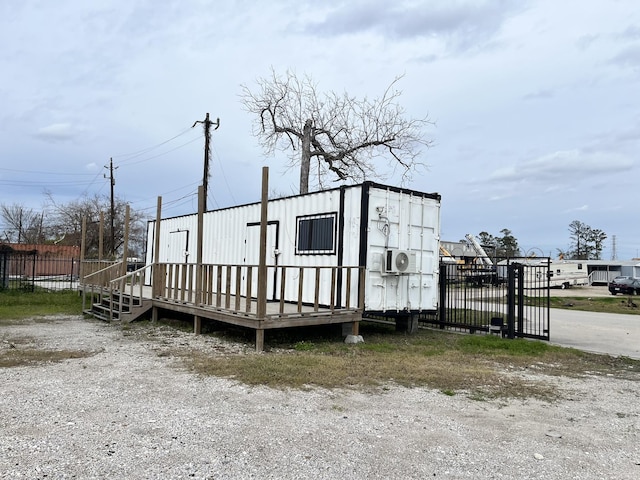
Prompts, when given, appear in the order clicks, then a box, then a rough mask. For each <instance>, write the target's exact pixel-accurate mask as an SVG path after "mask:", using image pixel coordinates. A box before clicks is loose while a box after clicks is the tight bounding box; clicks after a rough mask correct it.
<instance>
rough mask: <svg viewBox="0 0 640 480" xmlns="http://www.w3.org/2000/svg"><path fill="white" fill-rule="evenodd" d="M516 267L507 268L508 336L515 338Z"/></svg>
mask: <svg viewBox="0 0 640 480" xmlns="http://www.w3.org/2000/svg"><path fill="white" fill-rule="evenodd" d="M521 283H522V282H521ZM515 316H516V265H513V264H511V263H510V264H509V265H508V266H507V336H508V337H509V338H511V339H513V338H515Z"/></svg>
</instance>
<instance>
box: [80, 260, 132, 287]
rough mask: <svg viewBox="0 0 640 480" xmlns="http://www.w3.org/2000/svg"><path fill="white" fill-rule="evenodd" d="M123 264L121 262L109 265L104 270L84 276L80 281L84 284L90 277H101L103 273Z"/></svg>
mask: <svg viewBox="0 0 640 480" xmlns="http://www.w3.org/2000/svg"><path fill="white" fill-rule="evenodd" d="M123 263H124V262H122V261H120V262H116V263H113V264H111V265H109V266H108V267H104V268H101V269H100V270H98V271H96V272H93V273H90V274H89V275H85V276H84V278H83V279H82V281H83V282H84V281H86V280H87V279H88V278H90V277H93V276H96V275H101V274H103V273H106V272H107V271H109V270H110V269H113V268H117V267H120V266H122V264H123Z"/></svg>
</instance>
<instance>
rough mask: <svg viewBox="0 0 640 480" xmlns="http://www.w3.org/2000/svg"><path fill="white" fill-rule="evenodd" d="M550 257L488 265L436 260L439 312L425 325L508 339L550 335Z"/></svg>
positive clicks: (428, 319)
mask: <svg viewBox="0 0 640 480" xmlns="http://www.w3.org/2000/svg"><path fill="white" fill-rule="evenodd" d="M549 268H550V259H547V258H543V259H540V258H538V259H535V260H532V259H518V258H510V259H506V260H503V261H500V262H496V263H494V265H491V266H486V265H483V266H480V265H461V264H457V263H443V264H441V265H440V301H439V307H438V315H437V316H431V317H426V316H425V317H424V318H422V319H421V321H422V322H423V323H425V324H430V325H434V324H435V325H438V326H440V328H449V329H454V330H459V331H468V332H470V333H474V332H476V331H484V332H488V333H489V332H495V333H500V334H502V335H503V336H506V337H509V338H516V337H528V338H537V339H542V340H548V339H549V307H550V304H549Z"/></svg>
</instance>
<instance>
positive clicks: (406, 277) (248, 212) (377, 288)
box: [146, 182, 440, 314]
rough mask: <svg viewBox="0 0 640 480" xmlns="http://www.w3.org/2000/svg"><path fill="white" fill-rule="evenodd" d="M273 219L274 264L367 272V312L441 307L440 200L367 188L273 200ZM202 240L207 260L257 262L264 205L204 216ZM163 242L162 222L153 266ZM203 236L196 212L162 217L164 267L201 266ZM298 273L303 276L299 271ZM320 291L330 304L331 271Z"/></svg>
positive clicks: (275, 279)
mask: <svg viewBox="0 0 640 480" xmlns="http://www.w3.org/2000/svg"><path fill="white" fill-rule="evenodd" d="M267 218H268V227H267V265H268V266H272V267H273V266H278V265H279V266H283V265H284V266H308V267H311V266H362V267H364V269H365V272H366V274H365V292H364V293H365V313H366V312H369V313H386V314H389V313H393V312H399V311H407V312H422V311H433V310H435V309H436V307H437V302H438V258H439V236H440V195H438V194H437V193H424V192H418V191H414V190H407V189H401V188H398V187H392V186H387V185H381V184H377V183H373V182H365V183H362V184H359V185H353V186H344V187H339V188H336V189H332V190H326V191H322V192H314V193H309V194H306V195H298V196H292V197H286V198H280V199H274V200H270V201H269V202H268V213H267ZM203 233H204V235H203V263H205V264H232V265H257V264H258V260H259V253H260V241H259V240H260V203H259V202H258V203H253V204H248V205H242V206H237V207H231V208H225V209H220V210H213V211H208V212H205V214H204V217H203ZM154 235H155V221H150V222H149V224H148V230H147V257H146V261H147V264H151V263H153V258H154V252H153V248H154ZM197 236H198V235H197V214H193V215H185V216H180V217H174V218H167V219H163V220H161V226H160V252H159V257H158V259H159V261H160V262H168V263H195V262H196V251H197V250H196V249H197ZM277 270H278V269H276V268H269V270H268V271H269V278H268V285H267V292H268V300H279V296H280V285H279V281H280V280H279V279H280V277H279V275H278V271H277ZM288 273H289V272H288ZM353 274H354V275H355V271H354V273H353ZM291 275H296V273H295V271H292V272H291ZM255 276H256V275H254V279H253V284H254V286H253V287H252V292H253V294H254V295H255V292H256V291H257V279H256V278H255ZM340 281H343V279H342V280H340ZM304 285H305V290H304V295H303V297H304V300H305V301H306V302H309V303H312V302H313V298H314V285H313V282H306V277H305V282H304ZM321 285H326V288H321V289H320V303H321V304H325V305H328V304H329V302H330V298H329V297H330V290H331V288H329V287H330V286H331V273H330V271H329V270H326V271H323V277H322V278H321ZM286 287H287V288H286V289H285V301H294V300H295V299H296V298H297V295H298V288H297V286H296V285H295V284H294V282H287V284H286ZM343 290H344V289H343ZM344 291H345V292H346V290H344ZM356 296H357V289H355V288H354V289H352V291H351V297H352V298H351V299H350V301H351V304H352V305H355V304H356V302H357V298H356ZM342 300H343V302H344V299H342Z"/></svg>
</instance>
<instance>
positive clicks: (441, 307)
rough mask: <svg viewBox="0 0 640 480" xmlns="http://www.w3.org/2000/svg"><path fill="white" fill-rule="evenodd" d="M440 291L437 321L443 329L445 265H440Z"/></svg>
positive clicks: (445, 284)
mask: <svg viewBox="0 0 640 480" xmlns="http://www.w3.org/2000/svg"><path fill="white" fill-rule="evenodd" d="M438 280H439V282H440V289H439V291H438V293H439V295H440V299H439V308H438V321H439V323H440V328H441V329H444V324H445V322H446V321H447V265H446V264H441V265H440V278H439V279H438Z"/></svg>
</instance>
